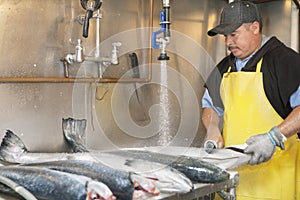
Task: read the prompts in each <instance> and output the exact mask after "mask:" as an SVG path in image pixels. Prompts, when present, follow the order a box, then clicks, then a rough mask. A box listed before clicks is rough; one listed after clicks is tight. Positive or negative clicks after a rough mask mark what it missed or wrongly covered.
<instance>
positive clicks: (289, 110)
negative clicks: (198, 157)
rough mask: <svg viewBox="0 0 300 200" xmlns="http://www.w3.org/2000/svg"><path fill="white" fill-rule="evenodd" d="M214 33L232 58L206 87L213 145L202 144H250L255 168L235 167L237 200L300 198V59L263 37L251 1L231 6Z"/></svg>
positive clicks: (205, 112) (204, 102)
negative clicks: (299, 185) (299, 136)
mask: <svg viewBox="0 0 300 200" xmlns="http://www.w3.org/2000/svg"><path fill="white" fill-rule="evenodd" d="M217 34H222V35H224V36H225V43H226V46H227V47H228V50H229V51H230V52H231V53H230V55H229V56H227V57H225V58H224V59H223V60H222V61H221V62H220V63H218V65H217V66H216V68H215V69H214V70H213V71H212V73H211V74H210V76H209V78H208V79H207V82H206V84H205V87H206V90H205V93H204V96H203V99H202V105H203V113H202V122H203V124H204V126H205V128H206V129H207V138H206V141H210V142H211V141H212V143H209V142H205V145H204V147H205V148H208V147H209V144H214V145H215V146H216V147H217V148H222V147H224V146H230V145H235V144H243V143H245V142H246V144H247V145H248V146H247V148H246V149H245V150H244V152H245V153H247V154H250V155H251V159H250V161H249V164H250V165H247V166H243V167H240V168H239V169H238V171H239V175H240V179H239V180H240V181H239V185H238V187H237V199H238V200H240V199H251V200H253V199H268V200H270V199H281V200H292V199H295V196H296V194H297V195H298V194H299V193H300V191H298V192H297V191H296V187H295V183H296V178H295V176H296V170H297V167H296V162H300V161H299V159H298V160H297V152H298V141H297V134H296V133H297V132H300V55H299V54H298V53H296V52H295V51H293V50H292V49H290V48H288V47H286V46H285V45H284V44H283V43H282V42H280V41H279V40H278V39H277V38H276V37H266V36H264V35H263V34H262V19H261V16H260V13H259V11H258V8H257V7H256V5H255V4H253V3H251V2H247V1H235V2H232V3H230V4H228V5H226V6H225V7H224V9H223V10H222V13H221V20H220V24H219V25H218V26H216V27H215V28H213V29H211V30H209V31H208V35H209V36H214V35H217ZM221 117H223V120H224V122H223V128H222V130H220V128H219V127H220V126H219V125H220V124H219V123H220V118H221ZM208 150H209V149H208ZM298 168H300V166H299V167H298ZM299 171H300V170H299ZM298 174H299V173H298ZM298 196H299V195H298ZM298 198H299V197H298ZM299 199H300V198H299Z"/></svg>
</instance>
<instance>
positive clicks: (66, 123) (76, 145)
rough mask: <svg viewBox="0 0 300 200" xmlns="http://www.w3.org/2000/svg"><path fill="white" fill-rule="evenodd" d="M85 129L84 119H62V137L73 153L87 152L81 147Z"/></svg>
mask: <svg viewBox="0 0 300 200" xmlns="http://www.w3.org/2000/svg"><path fill="white" fill-rule="evenodd" d="M85 128H86V119H73V118H67V119H62V129H63V134H64V137H65V139H66V141H67V142H68V143H69V145H70V146H71V147H72V149H73V151H74V152H89V150H88V149H87V148H86V147H85V146H84V145H83V144H84V138H85Z"/></svg>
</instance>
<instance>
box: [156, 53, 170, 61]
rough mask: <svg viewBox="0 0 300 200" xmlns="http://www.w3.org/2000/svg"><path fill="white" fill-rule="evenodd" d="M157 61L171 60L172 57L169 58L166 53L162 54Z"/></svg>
mask: <svg viewBox="0 0 300 200" xmlns="http://www.w3.org/2000/svg"><path fill="white" fill-rule="evenodd" d="M157 59H158V60H170V57H169V56H167V54H166V53H161V54H160V56H159V57H158V58H157Z"/></svg>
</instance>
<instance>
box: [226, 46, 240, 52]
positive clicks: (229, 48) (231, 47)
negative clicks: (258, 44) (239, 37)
mask: <svg viewBox="0 0 300 200" xmlns="http://www.w3.org/2000/svg"><path fill="white" fill-rule="evenodd" d="M227 49H228V50H229V51H231V50H232V49H240V48H239V47H237V46H229V47H227Z"/></svg>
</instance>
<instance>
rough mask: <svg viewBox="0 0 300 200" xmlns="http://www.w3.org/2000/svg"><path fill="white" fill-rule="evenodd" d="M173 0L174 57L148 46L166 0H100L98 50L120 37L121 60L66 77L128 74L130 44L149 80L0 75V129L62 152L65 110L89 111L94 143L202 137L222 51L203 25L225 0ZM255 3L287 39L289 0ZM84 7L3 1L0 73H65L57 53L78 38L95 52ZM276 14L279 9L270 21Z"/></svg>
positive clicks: (80, 66) (70, 48)
mask: <svg viewBox="0 0 300 200" xmlns="http://www.w3.org/2000/svg"><path fill="white" fill-rule="evenodd" d="M151 2H153V10H151V9H150V5H151ZM170 2H171V3H170V4H171V38H170V44H169V45H168V46H167V53H168V55H169V57H170V60H169V61H167V62H160V61H158V60H157V57H158V56H159V54H160V51H159V50H157V49H154V50H153V51H151V54H149V48H150V47H151V46H150V45H151V43H150V36H149V34H151V32H152V31H156V30H158V29H159V12H160V11H161V9H162V3H161V1H159V0H153V1H151V0H121V1H120V0H109V1H106V0H103V5H102V6H101V8H100V14H101V15H102V18H101V20H100V41H101V45H100V46H101V48H100V54H101V58H107V59H110V58H111V55H112V43H113V42H121V43H122V45H121V46H120V47H119V49H118V53H119V57H118V58H119V60H118V61H119V64H116V65H107V66H106V65H105V63H101V65H100V68H99V63H95V62H91V61H84V62H82V63H74V64H72V65H71V66H69V70H70V71H69V75H70V76H71V77H75V78H76V77H77V78H82V77H83V78H84V77H93V78H99V77H102V78H104V79H105V78H117V79H119V78H132V75H133V71H130V69H131V62H130V59H129V54H131V53H133V52H134V53H136V54H137V56H138V62H139V64H140V65H139V72H140V76H141V77H142V78H145V79H147V78H148V77H150V78H151V79H149V80H148V79H147V81H141V82H140V81H138V82H135V81H128V82H117V83H111V82H109V81H107V82H102V83H99V82H98V83H97V81H87V82H86V83H84V82H76V81H75V82H55V81H49V82H47V81H44V82H43V81H41V82H39V81H34V82H35V83H24V82H23V83H1V85H0V94H1V97H2V98H1V99H0V121H1V124H0V131H1V133H0V134H4V133H5V130H6V129H11V130H12V131H14V132H15V133H16V134H18V135H19V136H20V137H21V139H22V140H23V141H24V142H25V144H26V146H27V147H28V148H29V150H31V151H44V152H45V151H64V150H68V147H67V145H66V143H65V142H64V138H63V135H62V127H61V124H62V118H68V117H73V118H76V119H87V122H88V123H87V130H86V145H87V146H89V147H90V148H94V149H107V148H119V147H138V146H149V145H180V146H200V145H202V141H203V137H204V133H205V131H204V129H203V126H202V124H201V122H200V115H201V97H202V94H203V84H204V80H205V79H206V78H207V75H208V74H209V72H210V71H211V69H212V68H213V66H214V65H215V63H216V62H218V61H219V60H220V59H221V58H222V57H223V56H224V55H226V48H225V46H224V41H223V40H224V39H223V37H222V36H218V37H215V38H209V37H208V36H207V35H206V32H207V30H208V29H209V28H211V27H213V26H214V25H216V24H217V23H218V20H219V12H220V10H221V8H222V7H223V6H224V5H225V4H226V1H224V0H214V1H211V0H181V1H172V0H171V1H170ZM259 6H260V8H261V9H263V17H264V22H265V25H264V28H265V29H264V30H265V33H266V34H268V35H269V34H275V35H277V36H278V37H279V38H280V39H282V40H283V41H284V42H286V44H287V45H290V44H291V38H290V31H291V23H290V21H291V19H290V16H291V15H290V12H291V7H292V1H274V2H269V3H263V4H260V5H259ZM84 13H85V11H84V10H83V8H82V7H81V5H80V2H79V0H78V1H77V0H0V17H1V18H0V19H1V20H0V25H1V27H2V28H1V30H0V39H1V40H0V41H1V47H0V53H1V54H0V55H1V56H0V66H1V67H0V72H1V77H2V78H3V77H7V78H10V77H16V78H20V79H18V80H21V79H22V78H26V77H27V78H28V77H29V78H35V77H53V78H64V76H65V70H64V65H63V62H62V61H61V60H62V59H63V58H64V57H65V56H66V55H67V54H74V53H75V46H76V43H77V39H81V40H82V46H83V47H84V51H83V52H84V54H85V55H86V56H90V55H92V56H93V55H94V53H95V45H96V41H95V38H96V35H95V34H96V29H95V28H96V27H95V20H94V19H91V22H90V23H91V24H90V29H89V36H88V38H86V39H85V38H83V37H82V25H81V24H80V23H79V22H80V20H79V18H78V16H82V15H84ZM151 13H153V21H152V19H151ZM276 16H280V17H278V18H276V20H274V18H275V17H276ZM278 23H279V24H280V26H279V25H278ZM149 24H153V27H149ZM283 27H284V28H283ZM149 63H151V66H149ZM149 69H151V71H149ZM34 80H36V79H34ZM136 89H137V90H136Z"/></svg>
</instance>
